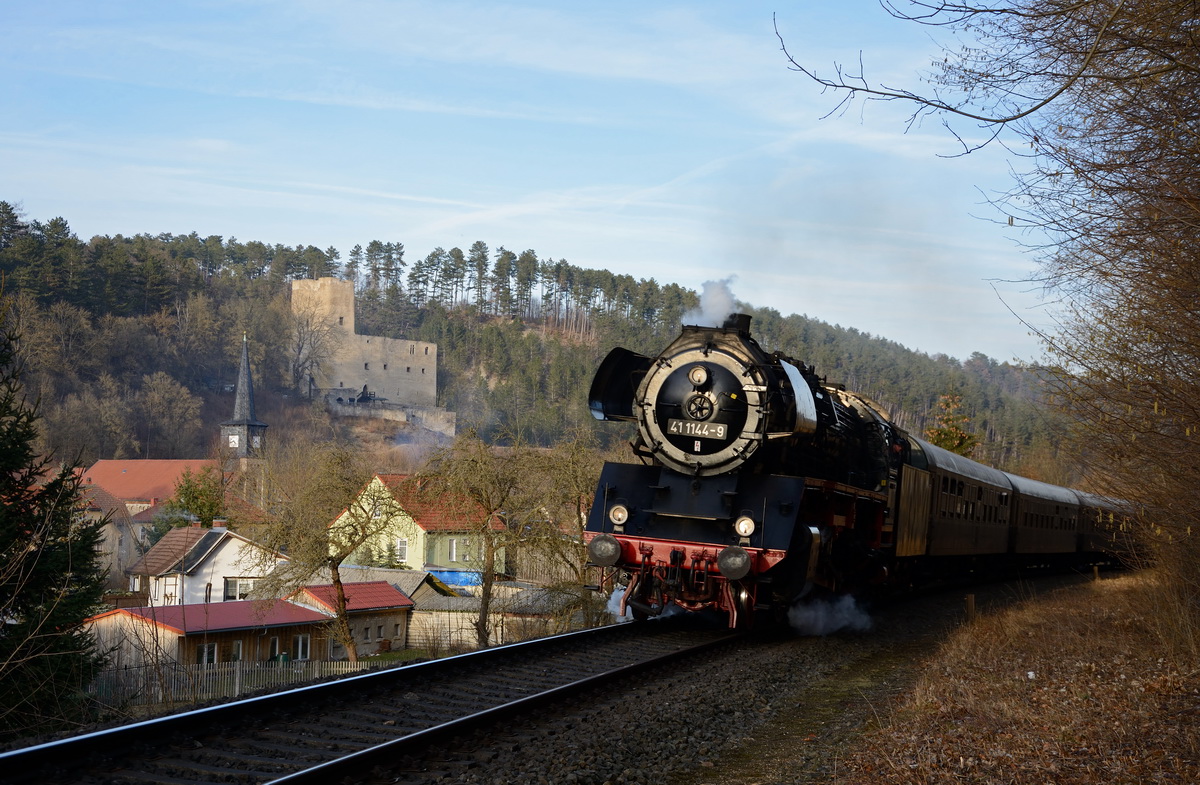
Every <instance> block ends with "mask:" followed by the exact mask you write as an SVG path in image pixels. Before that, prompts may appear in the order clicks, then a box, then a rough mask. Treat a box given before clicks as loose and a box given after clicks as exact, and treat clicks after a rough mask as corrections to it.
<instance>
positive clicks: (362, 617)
mask: <svg viewBox="0 0 1200 785" xmlns="http://www.w3.org/2000/svg"><path fill="white" fill-rule="evenodd" d="M342 589H343V591H345V593H346V617H347V620H348V622H349V625H350V631H351V634H353V636H354V640H355V649H356V651H357V654H358V656H359V657H366V656H369V655H371V654H382V653H384V652H388V651H393V650H398V649H403V648H405V646H406V644H407V642H408V626H409V616H410V612H411V611H412V609H413V601H412V599H411V598H409V597H408V596H406V595H405V594H404V593H403V592H402V591H400V590H399V589H397V588H396V587H394V586H392V585H391V584H390V583H388V582H387V581H370V582H367V583H344V584H342ZM289 599H290V600H291V601H292V602H294V603H296V604H297V605H300V606H302V607H306V608H310V609H313V610H317V611H319V612H322V613H326V614H329V615H331V616H332V615H333V614H335V613H336V612H337V593H336V589H335V587H334V586H333V584H323V585H320V586H305V587H304V588H303V589H301V590H300V591H299V592H297V593H296V594H295V595H293V596H292V597H290V598H289ZM345 656H346V653H345V649H344V647H342V645H341V643H340V642H338V641H336V640H335V641H333V643H332V646H331V650H330V659H334V660H340V659H343V658H345Z"/></svg>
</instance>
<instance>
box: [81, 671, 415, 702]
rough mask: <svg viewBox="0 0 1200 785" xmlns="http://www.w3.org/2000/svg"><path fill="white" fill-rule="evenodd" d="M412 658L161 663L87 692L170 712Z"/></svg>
mask: <svg viewBox="0 0 1200 785" xmlns="http://www.w3.org/2000/svg"><path fill="white" fill-rule="evenodd" d="M407 664H409V662H405V661H397V660H387V661H383V662H380V661H370V662H358V663H351V662H346V661H338V662H318V661H316V660H304V661H291V662H225V663H219V664H214V665H178V664H174V663H163V664H160V665H147V666H141V667H131V668H113V669H110V670H106V671H102V672H101V673H100V674H99V676H98V677H97V678H96V680H95V681H93V682H92V683H91V685H89V686H88V688H87V692H88V694H89V695H91V696H92V697H93V698H95V699H96V700H97V701H98V702H100V703H101V704H103V705H106V706H111V707H114V708H118V707H121V708H141V709H143V710H147V711H149V712H150V713H155V712H158V711H169V710H173V709H177V708H180V707H184V706H188V705H194V704H197V703H204V702H206V701H211V700H216V699H220V698H236V697H239V696H242V695H248V694H252V693H257V692H271V691H273V690H279V689H283V688H286V687H290V686H292V685H295V684H301V683H304V682H308V681H314V680H316V679H321V678H325V677H328V676H341V675H344V674H348V673H356V672H358V671H365V670H383V669H386V668H395V667H399V666H401V665H407Z"/></svg>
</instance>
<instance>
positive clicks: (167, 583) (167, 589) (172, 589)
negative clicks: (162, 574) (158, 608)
mask: <svg viewBox="0 0 1200 785" xmlns="http://www.w3.org/2000/svg"><path fill="white" fill-rule="evenodd" d="M178 593H179V576H178V575H168V576H167V577H166V578H164V579H163V602H164V603H166V604H167V605H174V604H175V596H176V595H177V594H178Z"/></svg>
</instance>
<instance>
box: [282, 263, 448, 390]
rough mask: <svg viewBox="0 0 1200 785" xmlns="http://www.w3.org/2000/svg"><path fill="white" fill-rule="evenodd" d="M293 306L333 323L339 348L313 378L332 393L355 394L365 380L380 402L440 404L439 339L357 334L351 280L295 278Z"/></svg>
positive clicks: (293, 283)
mask: <svg viewBox="0 0 1200 785" xmlns="http://www.w3.org/2000/svg"><path fill="white" fill-rule="evenodd" d="M292 310H293V312H295V313H303V312H306V311H307V312H311V313H313V314H316V315H319V316H321V317H323V318H324V319H325V320H326V322H327V323H328V324H329V325H330V327H332V328H333V331H334V335H335V341H336V346H337V348H336V350H335V351H334V353H333V356H332V357H331V358H330V359H329V361H327V362H326V363H325V364H324V367H323V368H322V369H321V372H320V374H319V375H318V376H317V378H316V379H315V380H314V381H315V383H316V386H317V387H318V388H320V389H321V390H322V391H323V392H325V393H327V394H328V396H329V397H330V398H332V399H338V398H341V399H342V400H343V401H347V400H350V399H352V398H357V397H358V396H359V395H360V394H361V393H362V390H363V387H364V385H365V386H366V389H367V392H368V393H374V394H375V400H376V401H379V402H389V403H396V404H409V405H413V406H430V407H431V406H436V405H437V344H435V343H428V342H425V341H407V340H401V339H397V338H381V337H379V336H374V335H356V334H355V333H354V285H353V284H352V283H350V282H349V281H342V280H339V279H337V278H321V279H319V280H316V281H311V280H298V281H292ZM343 390H344V393H343V392H342V391H343Z"/></svg>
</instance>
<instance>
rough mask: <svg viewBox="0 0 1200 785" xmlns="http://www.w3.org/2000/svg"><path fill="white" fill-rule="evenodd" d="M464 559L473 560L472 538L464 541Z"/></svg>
mask: <svg viewBox="0 0 1200 785" xmlns="http://www.w3.org/2000/svg"><path fill="white" fill-rule="evenodd" d="M462 560H463V561H471V541H470V540H463V541H462Z"/></svg>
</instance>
